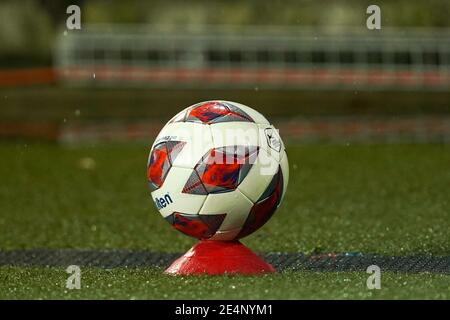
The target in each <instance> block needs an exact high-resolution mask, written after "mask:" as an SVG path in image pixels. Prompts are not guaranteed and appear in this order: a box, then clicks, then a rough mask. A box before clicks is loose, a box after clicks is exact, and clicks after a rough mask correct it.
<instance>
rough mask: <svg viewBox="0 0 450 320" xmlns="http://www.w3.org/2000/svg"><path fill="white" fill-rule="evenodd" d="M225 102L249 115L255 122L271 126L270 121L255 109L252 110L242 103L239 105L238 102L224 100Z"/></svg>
mask: <svg viewBox="0 0 450 320" xmlns="http://www.w3.org/2000/svg"><path fill="white" fill-rule="evenodd" d="M223 102H226V103H229V104H231V105H234V106H236V107H238V108H239V109H241V110H242V111H243V112H245V113H246V114H248V115H249V116H250V117H251V118H252V119H253V121H254V122H255V123H258V124H265V125H268V124H269V121H268V120H267V119H266V117H264V116H263V115H262V114H261V113H259V112H258V111H256V110H255V109H253V108H250V107H248V106H246V105H243V104H241V103H238V102H233V101H226V100H223Z"/></svg>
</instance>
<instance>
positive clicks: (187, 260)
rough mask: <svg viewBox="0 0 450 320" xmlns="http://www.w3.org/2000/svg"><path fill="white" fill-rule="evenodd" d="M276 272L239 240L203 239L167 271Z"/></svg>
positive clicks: (219, 273)
mask: <svg viewBox="0 0 450 320" xmlns="http://www.w3.org/2000/svg"><path fill="white" fill-rule="evenodd" d="M270 272H276V270H275V268H274V267H273V266H272V265H270V264H268V263H267V262H265V261H264V260H263V259H261V258H260V257H258V256H257V255H256V254H255V253H254V252H253V251H251V250H250V249H249V248H247V247H246V246H244V245H243V244H242V243H240V242H239V241H214V240H203V241H200V242H198V243H197V244H196V245H194V246H193V247H192V248H191V249H190V250H189V251H188V252H186V253H185V254H184V255H183V256H181V257H180V258H178V259H177V260H175V261H174V262H173V263H172V264H171V265H170V266H169V267H168V268H167V269H166V271H165V273H168V274H172V275H195V274H209V275H221V274H244V275H257V274H262V273H270Z"/></svg>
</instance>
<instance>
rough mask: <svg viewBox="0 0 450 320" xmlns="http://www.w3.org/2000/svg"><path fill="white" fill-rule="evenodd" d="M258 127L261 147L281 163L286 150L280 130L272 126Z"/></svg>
mask: <svg viewBox="0 0 450 320" xmlns="http://www.w3.org/2000/svg"><path fill="white" fill-rule="evenodd" d="M258 127H259V141H260V144H259V146H260V147H261V149H263V150H265V151H266V153H267V154H268V155H270V156H271V157H273V158H274V159H275V160H277V161H278V162H280V161H281V158H282V154H283V151H284V149H285V148H284V144H283V140H281V137H280V134H279V132H278V130H277V129H275V127H274V126H272V125H258Z"/></svg>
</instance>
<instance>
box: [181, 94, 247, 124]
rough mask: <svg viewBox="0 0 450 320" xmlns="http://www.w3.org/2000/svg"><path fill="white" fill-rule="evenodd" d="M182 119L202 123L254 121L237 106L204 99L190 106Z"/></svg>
mask: <svg viewBox="0 0 450 320" xmlns="http://www.w3.org/2000/svg"><path fill="white" fill-rule="evenodd" d="M179 119H181V117H179ZM184 121H186V122H196V123H204V124H212V123H218V122H233V121H245V122H254V121H253V119H252V118H251V117H250V116H249V115H248V114H247V113H246V112H244V111H242V110H241V109H240V108H238V107H237V106H235V105H233V104H231V103H227V102H225V101H219V100H212V101H204V102H200V103H197V104H195V105H193V106H190V107H189V108H187V110H186V114H185V117H184Z"/></svg>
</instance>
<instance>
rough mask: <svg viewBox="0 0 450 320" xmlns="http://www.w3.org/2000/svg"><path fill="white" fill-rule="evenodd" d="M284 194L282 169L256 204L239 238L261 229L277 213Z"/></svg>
mask: <svg viewBox="0 0 450 320" xmlns="http://www.w3.org/2000/svg"><path fill="white" fill-rule="evenodd" d="M282 194H283V173H282V171H281V167H280V168H279V170H278V173H277V174H276V175H275V176H274V177H273V179H272V181H271V182H270V184H269V186H268V187H267V189H266V190H265V191H264V192H263V194H262V195H261V198H260V199H259V200H258V202H257V203H255V204H254V206H253V207H252V209H251V211H250V213H249V214H248V217H247V219H246V220H245V223H244V225H243V226H242V229H241V231H240V232H239V234H238V235H237V238H243V237H245V236H248V235H249V234H251V233H253V232H254V231H256V230H258V229H259V228H261V227H262V226H263V225H264V224H265V223H266V222H267V221H268V220H269V219H270V218H271V217H272V215H273V214H274V213H275V210H276V209H277V208H278V205H279V204H280V202H281V197H282Z"/></svg>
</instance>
